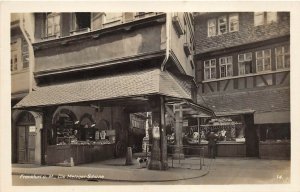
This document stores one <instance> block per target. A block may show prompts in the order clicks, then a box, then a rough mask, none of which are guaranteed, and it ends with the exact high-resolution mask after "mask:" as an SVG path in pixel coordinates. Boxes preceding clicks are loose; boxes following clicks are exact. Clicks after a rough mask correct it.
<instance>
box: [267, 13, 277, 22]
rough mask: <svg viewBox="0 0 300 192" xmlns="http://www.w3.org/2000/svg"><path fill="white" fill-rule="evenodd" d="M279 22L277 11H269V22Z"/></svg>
mask: <svg viewBox="0 0 300 192" xmlns="http://www.w3.org/2000/svg"><path fill="white" fill-rule="evenodd" d="M273 22H277V12H267V24H269V23H273Z"/></svg>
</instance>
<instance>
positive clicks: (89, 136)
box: [47, 112, 116, 145]
mask: <svg viewBox="0 0 300 192" xmlns="http://www.w3.org/2000/svg"><path fill="white" fill-rule="evenodd" d="M74 116H75V115H71V113H70V112H69V113H59V114H58V115H56V116H55V117H54V119H55V123H54V124H53V128H52V129H49V130H48V134H47V135H48V144H49V145H70V144H73V145H86V144H100V145H101V144H111V143H115V140H116V139H115V131H114V130H110V129H109V124H108V122H107V121H100V122H99V125H96V123H95V121H94V120H93V118H91V115H89V114H84V115H83V116H82V117H81V119H80V120H79V121H78V120H74V119H75V118H74Z"/></svg>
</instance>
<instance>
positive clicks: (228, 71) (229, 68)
mask: <svg viewBox="0 0 300 192" xmlns="http://www.w3.org/2000/svg"><path fill="white" fill-rule="evenodd" d="M227 76H232V65H227Z"/></svg>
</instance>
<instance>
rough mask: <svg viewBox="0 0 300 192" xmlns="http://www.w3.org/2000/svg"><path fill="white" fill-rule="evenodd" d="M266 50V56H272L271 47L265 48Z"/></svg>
mask: <svg viewBox="0 0 300 192" xmlns="http://www.w3.org/2000/svg"><path fill="white" fill-rule="evenodd" d="M264 52H265V57H270V55H271V50H270V49H269V50H265V51H264Z"/></svg>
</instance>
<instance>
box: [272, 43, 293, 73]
mask: <svg viewBox="0 0 300 192" xmlns="http://www.w3.org/2000/svg"><path fill="white" fill-rule="evenodd" d="M275 59H276V69H288V68H290V47H289V46H288V45H285V46H281V47H276V48H275Z"/></svg>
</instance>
